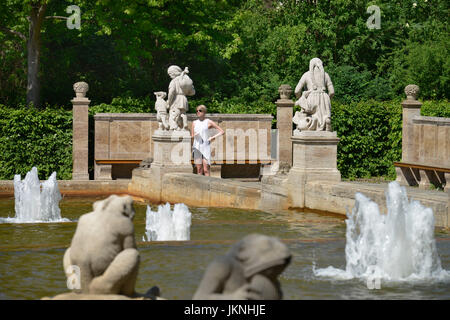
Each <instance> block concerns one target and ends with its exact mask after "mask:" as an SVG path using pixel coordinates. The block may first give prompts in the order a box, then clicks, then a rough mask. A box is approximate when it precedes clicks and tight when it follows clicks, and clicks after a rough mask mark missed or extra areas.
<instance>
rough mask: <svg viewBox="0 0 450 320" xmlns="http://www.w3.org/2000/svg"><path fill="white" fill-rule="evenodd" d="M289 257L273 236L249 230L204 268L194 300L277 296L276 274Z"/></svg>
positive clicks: (279, 291) (267, 298)
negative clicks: (226, 251)
mask: <svg viewBox="0 0 450 320" xmlns="http://www.w3.org/2000/svg"><path fill="white" fill-rule="evenodd" d="M290 261H291V254H290V252H289V249H288V248H287V246H286V245H284V244H283V243H282V242H281V241H279V240H278V239H276V238H273V237H268V236H265V235H260V234H251V235H248V236H246V237H244V238H243V239H242V240H241V241H239V242H238V243H236V244H235V245H233V247H232V248H231V249H230V250H229V252H228V253H227V254H226V255H225V256H222V257H219V258H217V259H216V260H214V261H213V262H212V263H211V264H210V265H209V266H208V268H207V270H206V272H205V274H204V276H203V279H202V281H201V282H200V285H199V287H198V289H197V291H196V292H195V295H194V297H193V299H194V300H203V299H211V300H222V299H223V300H279V299H281V298H282V295H283V293H282V291H281V286H280V283H279V281H278V279H277V277H278V276H279V275H280V274H281V273H282V272H283V271H284V269H285V268H286V267H287V265H288V264H289V263H290Z"/></svg>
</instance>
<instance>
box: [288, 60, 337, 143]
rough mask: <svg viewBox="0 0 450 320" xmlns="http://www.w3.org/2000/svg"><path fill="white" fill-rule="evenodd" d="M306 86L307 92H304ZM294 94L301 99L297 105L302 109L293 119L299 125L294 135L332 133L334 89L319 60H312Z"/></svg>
mask: <svg viewBox="0 0 450 320" xmlns="http://www.w3.org/2000/svg"><path fill="white" fill-rule="evenodd" d="M305 86H306V90H303V88H304V87H305ZM302 90H303V92H302ZM327 91H328V93H327ZM294 92H295V95H296V97H297V98H299V99H298V100H297V101H296V102H295V105H296V106H300V108H301V111H297V112H296V113H295V115H294V118H293V119H292V121H293V122H294V123H295V124H296V125H297V129H295V131H294V134H295V132H299V131H308V130H315V131H324V130H325V131H331V99H332V98H333V96H334V87H333V83H332V82H331V79H330V76H329V75H328V73H326V72H325V70H324V68H323V64H322V61H321V60H320V59H319V58H313V59H311V61H310V62H309V71H308V72H305V73H304V74H303V75H302V77H301V78H300V81H299V82H298V84H297V86H296V87H295V91H294Z"/></svg>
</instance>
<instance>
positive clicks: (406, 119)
mask: <svg viewBox="0 0 450 320" xmlns="http://www.w3.org/2000/svg"><path fill="white" fill-rule="evenodd" d="M405 93H406V100H404V101H403V102H402V107H403V124H402V162H406V163H408V162H416V161H417V160H418V159H417V155H416V154H415V152H414V151H415V149H416V148H415V147H414V144H415V143H416V141H415V140H416V139H415V138H414V128H413V119H414V118H415V117H416V116H420V107H421V106H422V103H420V101H417V99H416V98H417V95H418V93H419V87H418V86H416V85H414V84H410V85H408V86H406V88H405Z"/></svg>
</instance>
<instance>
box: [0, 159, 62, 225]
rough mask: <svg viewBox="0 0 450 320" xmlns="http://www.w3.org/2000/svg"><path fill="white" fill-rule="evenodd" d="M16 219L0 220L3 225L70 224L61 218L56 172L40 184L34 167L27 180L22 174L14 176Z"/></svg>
mask: <svg viewBox="0 0 450 320" xmlns="http://www.w3.org/2000/svg"><path fill="white" fill-rule="evenodd" d="M14 199H15V203H14V208H15V214H16V215H15V217H14V218H10V217H8V218H0V222H2V223H41V222H68V221H70V220H68V219H63V218H61V210H60V208H59V202H60V201H61V193H60V192H59V188H58V182H57V180H56V172H53V173H52V174H51V175H50V177H49V179H48V180H46V181H44V182H42V183H41V182H40V181H39V177H38V171H37V168H36V167H33V168H32V169H31V171H29V172H28V173H27V174H26V176H25V179H23V180H21V176H20V174H16V175H15V176H14Z"/></svg>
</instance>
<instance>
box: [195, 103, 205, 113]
mask: <svg viewBox="0 0 450 320" xmlns="http://www.w3.org/2000/svg"><path fill="white" fill-rule="evenodd" d="M199 109H200V110H202V111H204V112H205V113H206V110H207V109H206V106H205V105H203V104H201V105H199V106H197V109H196V110H199Z"/></svg>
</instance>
